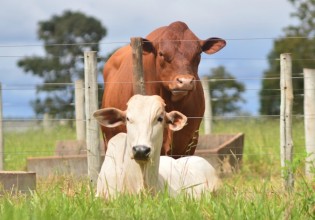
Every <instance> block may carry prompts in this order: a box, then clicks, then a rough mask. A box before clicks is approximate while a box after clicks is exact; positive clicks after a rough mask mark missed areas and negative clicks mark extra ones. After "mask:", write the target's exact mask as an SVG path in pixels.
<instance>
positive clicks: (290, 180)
mask: <svg viewBox="0 0 315 220" xmlns="http://www.w3.org/2000/svg"><path fill="white" fill-rule="evenodd" d="M280 90H281V104H280V152H281V155H280V156H281V167H282V178H283V179H284V187H285V189H286V190H288V191H292V190H293V187H294V176H293V170H292V162H293V158H292V155H293V140H292V107H293V88H292V59H291V55H290V54H288V53H285V54H281V55H280Z"/></svg>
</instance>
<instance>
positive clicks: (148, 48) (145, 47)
mask: <svg viewBox="0 0 315 220" xmlns="http://www.w3.org/2000/svg"><path fill="white" fill-rule="evenodd" d="M142 51H143V53H144V54H147V53H154V52H155V48H154V45H153V43H152V42H151V41H149V40H147V39H145V38H142Z"/></svg>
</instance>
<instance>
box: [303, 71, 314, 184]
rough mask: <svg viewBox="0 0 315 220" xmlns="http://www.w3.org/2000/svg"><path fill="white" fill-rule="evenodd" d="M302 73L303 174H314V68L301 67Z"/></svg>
mask: <svg viewBox="0 0 315 220" xmlns="http://www.w3.org/2000/svg"><path fill="white" fill-rule="evenodd" d="M303 73H304V126H305V127H304V129H305V147H306V153H307V157H306V160H305V175H306V176H307V177H310V178H313V177H314V176H315V173H314V172H315V69H303Z"/></svg>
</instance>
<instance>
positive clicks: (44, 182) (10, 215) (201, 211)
mask: <svg viewBox="0 0 315 220" xmlns="http://www.w3.org/2000/svg"><path fill="white" fill-rule="evenodd" d="M293 127H294V131H293V137H294V147H295V150H294V152H295V155H294V158H295V160H294V163H293V164H292V165H293V166H294V168H295V188H294V190H293V191H292V192H286V191H284V189H283V187H282V179H281V178H280V171H281V169H280V156H279V121H277V120H264V119H259V120H258V119H257V120H225V121H219V122H215V123H214V132H215V133H238V132H243V133H245V146H244V159H243V167H242V170H241V172H239V173H237V174H234V175H233V176H231V177H227V178H224V179H223V185H222V187H221V189H220V190H219V191H218V192H216V193H214V194H205V195H204V196H203V197H202V198H201V199H200V200H192V199H190V198H187V197H185V196H184V195H181V196H179V197H177V198H170V197H168V195H167V194H166V193H160V194H159V195H156V196H150V195H149V194H148V193H146V192H144V193H142V194H140V195H134V196H128V195H125V196H120V197H118V198H117V199H115V200H112V201H107V202H106V201H104V200H102V199H99V198H95V196H94V189H93V187H92V186H90V184H89V182H88V180H86V179H81V180H78V179H75V178H72V177H69V176H67V177H65V176H61V177H51V178H47V179H40V180H38V183H37V189H36V191H34V192H32V193H31V194H30V195H22V194H20V195H15V194H11V193H9V192H7V193H5V194H3V195H2V196H0V216H1V219H76V220H77V219H181V220H185V219H314V218H315V193H314V192H315V182H314V180H307V179H306V178H305V177H304V175H303V170H304V164H303V160H304V156H305V152H304V129H303V123H302V121H301V120H296V121H294V126H293ZM73 138H74V130H73V129H70V128H67V127H58V128H56V129H54V130H53V131H51V132H50V133H46V134H45V133H44V132H41V131H28V132H25V133H6V134H5V144H6V145H5V146H6V150H5V155H6V157H5V166H6V167H7V168H10V169H16V170H19V169H23V168H25V158H26V157H27V156H30V155H31V156H36V155H52V154H53V153H54V146H55V141H56V140H64V139H73Z"/></svg>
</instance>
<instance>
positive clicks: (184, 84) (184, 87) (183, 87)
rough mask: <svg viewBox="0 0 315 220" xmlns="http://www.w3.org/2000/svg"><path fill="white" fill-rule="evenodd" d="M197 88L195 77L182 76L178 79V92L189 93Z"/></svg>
mask: <svg viewBox="0 0 315 220" xmlns="http://www.w3.org/2000/svg"><path fill="white" fill-rule="evenodd" d="M194 88H195V77H193V76H190V75H187V76H185V75H182V76H179V77H177V78H176V88H175V90H178V91H189V90H193V89H194Z"/></svg>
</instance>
